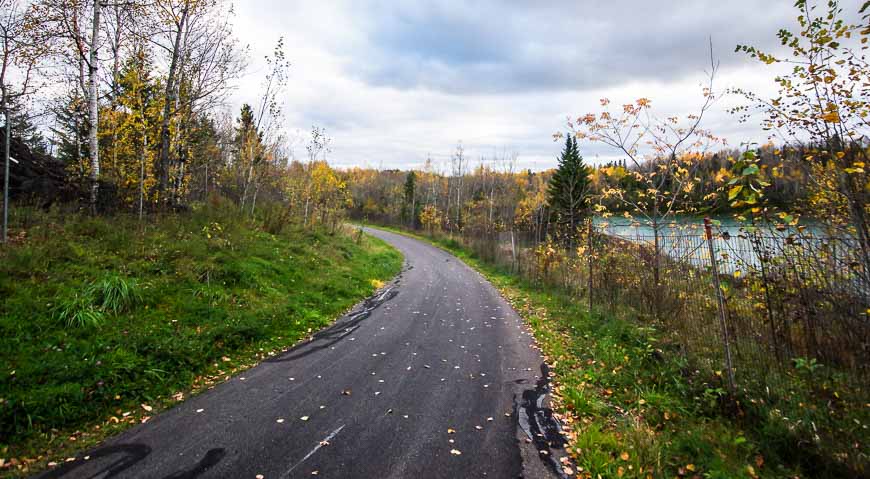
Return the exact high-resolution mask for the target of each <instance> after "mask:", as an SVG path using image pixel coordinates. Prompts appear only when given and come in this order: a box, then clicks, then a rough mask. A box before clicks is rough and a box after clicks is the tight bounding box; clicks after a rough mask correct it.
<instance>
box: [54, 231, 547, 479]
mask: <svg viewBox="0 0 870 479" xmlns="http://www.w3.org/2000/svg"><path fill="white" fill-rule="evenodd" d="M368 232H369V233H370V234H373V235H375V236H377V237H379V238H382V239H384V240H386V241H387V242H389V243H390V244H392V245H393V246H395V247H396V248H398V249H399V250H401V252H402V253H403V254H404V255H405V259H406V261H405V268H404V270H403V272H402V274H401V275H399V277H398V278H397V279H396V280H395V281H393V282H392V283H391V284H389V285H388V286H387V287H386V288H385V289H384V290H382V292H381V293H380V294H379V295H378V296H376V297H375V298H372V299H370V300H368V301H367V302H366V303H364V304H361V305H360V306H358V307H357V308H356V309H355V310H354V311H353V312H352V313H350V314H348V315H346V316H345V317H343V318H341V319H340V320H339V321H338V322H337V323H335V325H333V326H332V327H330V328H328V329H326V330H324V331H321V332H320V333H318V334H317V335H316V336H315V338H314V340H312V341H310V342H307V343H305V344H303V345H301V346H299V347H296V348H294V349H291V350H290V351H288V352H287V353H285V354H283V355H281V356H279V357H277V358H275V359H273V360H270V361H267V362H264V363H262V364H260V365H259V366H257V367H254V368H252V369H250V370H248V371H245V372H244V373H241V374H240V375H238V376H236V377H234V378H232V379H231V380H230V381H228V382H226V383H224V384H221V385H219V386H217V387H215V388H214V389H212V390H210V391H208V392H206V393H203V394H201V395H199V396H196V397H194V398H191V399H189V400H188V401H186V402H184V403H182V404H180V405H179V406H178V407H175V408H173V409H171V410H169V411H166V412H164V413H163V414H160V415H158V416H156V417H154V418H152V419H151V420H150V421H148V422H147V423H145V424H142V425H140V426H137V427H135V428H133V429H131V430H129V431H127V432H125V433H123V434H121V435H119V436H117V437H115V438H113V439H111V440H109V441H107V442H106V443H105V444H104V445H103V446H101V447H100V448H98V449H96V450H93V451H90V452H88V453H86V454H82V455H81V456H80V457H79V458H78V459H77V460H76V461H74V462H69V463H65V464H64V465H63V466H61V467H60V468H57V469H55V470H52V471H48V472H46V473H44V474H43V475H42V477H58V478H107V477H143V478H174V479H179V478H194V477H227V478H251V479H254V478H257V477H261V476H262V477H263V478H267V479H268V478H297V477H312V475H314V474H315V472H316V477H325V478H405V477H411V478H452V479H458V478H466V477H494V478H514V477H527V478H534V477H558V475H557V474H556V472H555V471H557V470H558V466H556V465H555V464H558V461H556V460H554V458H555V457H556V456H558V455H559V454H560V452H559V451H558V450H555V449H557V448H554V450H553V451H547V453H545V454H540V455H539V450H541V449H546V448H547V446H548V444H547V442H546V441H545V440H543V439H546V437H544V436H542V435H540V434H539V432H540V429H539V427H542V426H539V425H538V421H535V420H534V419H535V418H536V417H537V418H543V417H545V416H546V413H547V411H546V410H543V411H541V410H537V406H539V405H540V404H539V403H540V399H541V398H540V397H539V393H541V392H542V391H545V389H546V388H545V384H544V383H543V381H542V380H541V378H540V377H539V376H541V375H542V370H541V364H542V361H541V358H540V356H539V354H538V353H537V351H536V350H535V349H534V348H533V347H531V342H532V341H531V338H530V336H529V335H528V333H527V331H526V329H525V327H524V326H523V325H522V322H521V320H520V318H519V317H518V316H517V314H516V313H515V312H514V311H513V310H512V309H511V307H510V306H509V305H508V304H507V303H506V302H505V301H504V300H503V299H502V298H501V297H500V296H499V294H498V292H497V291H496V290H495V288H493V287H492V285H490V284H489V283H488V282H487V281H486V280H484V279H483V277H482V276H481V275H479V274H478V273H477V272H475V271H474V270H472V269H471V268H469V267H468V266H466V265H465V264H464V263H462V262H461V261H459V260H457V259H456V258H455V257H453V256H451V255H450V254H448V253H446V252H444V251H442V250H440V249H438V248H435V247H432V246H430V245H428V244H425V243H422V242H420V241H417V240H414V239H411V238H408V237H405V236H402V235H398V234H394V233H389V232H385V231H381V230H376V229H368ZM536 384H537V389H536ZM529 417H531V419H532V420H531V421H529V420H528V419H529ZM521 426H522V427H521ZM531 439H534V441H532V440H531ZM550 439H553V440H554V441H555V442H558V438H557V437H553V436H552V435H550ZM84 456H88V459H87V460H85V459H84Z"/></svg>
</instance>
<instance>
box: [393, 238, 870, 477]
mask: <svg viewBox="0 0 870 479" xmlns="http://www.w3.org/2000/svg"><path fill="white" fill-rule="evenodd" d="M387 229H390V230H391V231H395V232H397V233H401V234H406V235H409V236H414V237H416V238H418V239H421V240H424V241H428V242H429V243H432V244H434V245H436V246H439V247H442V248H443V249H446V250H447V251H449V252H451V253H452V254H454V255H456V256H457V257H458V258H460V259H462V260H463V261H465V262H466V263H467V264H469V265H470V266H472V267H474V268H475V269H477V270H478V271H480V272H481V273H482V274H483V275H484V276H486V277H487V279H489V280H490V282H492V283H493V284H494V285H495V286H496V287H497V288H498V289H499V290H500V291H501V292H502V294H503V296H504V297H505V298H506V299H507V300H508V301H509V302H510V303H511V304H512V305H513V306H514V308H515V309H516V310H517V311H518V312H519V313H520V314H521V315H522V316H523V318H524V319H525V320H526V321H527V323H528V325H529V327H530V328H531V329H532V332H533V333H534V335H535V338H536V340H537V342H538V344H539V346H540V347H541V349H542V352H543V353H544V355H545V358H546V360H547V362H548V363H549V364H550V366H551V370H552V371H553V372H554V373H555V377H554V378H553V381H554V395H553V396H554V401H553V403H554V409H555V411H556V413H557V415H558V416H559V417H560V418H561V420H562V422H563V424H564V425H565V426H566V431H565V432H566V435H567V436H568V439H569V446H568V452H569V454H570V455H571V457H572V458H573V460H574V462H575V464H574V465H573V466H572V468H573V471H572V472H573V473H574V474H576V477H584V478H598V477H601V478H610V477H613V478H643V479H646V478H659V477H662V478H664V477H667V478H672V477H686V478H695V477H697V478H701V477H704V478H759V477H769V478H782V477H831V478H833V477H863V476H862V475H865V474H866V471H865V470H864V469H863V467H864V466H863V464H866V463H867V457H866V446H864V444H863V443H862V441H861V438H862V437H865V436H866V430H867V426H866V423H867V420H866V419H867V408H870V404H853V405H851V406H849V407H850V408H851V411H852V412H848V413H845V414H841V413H839V412H838V411H837V409H840V408H844V407H845V405H843V404H832V403H831V402H830V401H826V400H825V398H816V401H815V402H813V403H807V402H801V399H800V396H794V397H795V398H798V399H794V401H793V402H794V403H795V404H791V403H790V402H789V401H788V398H786V400H785V401H781V402H780V403H779V404H777V403H771V402H766V401H764V400H758V399H751V398H749V397H738V398H736V401H730V400H726V398H725V396H724V390H723V387H724V386H723V385H722V381H721V377H712V378H706V377H703V375H701V374H700V373H699V372H698V371H696V370H693V369H692V368H691V367H690V365H689V364H687V363H686V362H685V359H684V358H683V356H682V355H681V354H680V353H679V352H678V350H677V347H676V346H675V345H671V344H668V343H667V342H666V341H665V340H664V339H663V338H665V337H666V335H665V334H662V333H661V332H660V331H659V330H657V329H656V328H655V327H652V326H650V325H649V324H647V323H644V322H642V321H638V320H637V319H636V318H637V315H634V314H632V311H630V310H626V311H625V312H624V314H618V315H613V314H609V315H605V314H602V313H600V312H597V311H593V312H592V313H591V314H590V313H589V311H587V307H586V303H585V301H578V300H577V298H574V297H571V296H570V295H568V294H566V293H564V292H562V291H559V290H557V289H552V288H549V289H544V288H542V287H540V286H539V285H536V284H533V283H531V282H529V281H526V280H524V279H522V278H520V277H518V276H516V275H513V274H511V273H510V272H509V271H505V270H503V269H500V268H498V267H496V266H493V265H491V264H488V263H485V262H483V261H481V260H480V259H479V258H477V257H476V256H475V255H474V254H473V252H472V251H471V250H470V249H468V248H466V247H465V246H463V244H461V243H460V242H458V241H456V240H455V239H451V238H430V237H422V236H419V235H416V234H413V233H408V232H406V231H403V230H398V229H394V228H387ZM804 400H806V399H804ZM786 402H788V404H785V403H786ZM786 407H788V408H789V409H786ZM819 407H821V408H824V407H829V408H831V410H830V412H827V413H826V412H825V411H824V409H822V410H821V411H819V410H815V408H819ZM800 411H805V417H806V418H812V419H805V417H802V416H800V415H799V414H800ZM855 411H857V413H855ZM786 414H788V416H786ZM789 416H790V417H789ZM819 418H822V419H824V418H828V420H830V421H836V422H837V426H838V427H841V428H843V429H844V430H846V431H847V432H846V434H847V435H848V436H847V437H845V438H844V439H845V440H841V441H839V442H837V443H836V444H819V443H814V441H813V440H812V439H810V440H809V441H807V440H805V439H804V438H805V435H804V434H802V431H800V432H801V434H799V429H798V427H797V426H801V423H802V422H809V421H811V420H815V421H819ZM803 426H806V424H803ZM812 427H815V424H813V425H812ZM856 438H857V439H856ZM853 439H854V441H853ZM816 440H818V438H817V437H816ZM838 447H844V448H850V449H852V450H847V451H846V452H847V453H848V454H849V456H850V459H848V460H847V459H845V458H844V457H843V456H842V455H840V454H838V452H837V448H838ZM844 455H845V454H844Z"/></svg>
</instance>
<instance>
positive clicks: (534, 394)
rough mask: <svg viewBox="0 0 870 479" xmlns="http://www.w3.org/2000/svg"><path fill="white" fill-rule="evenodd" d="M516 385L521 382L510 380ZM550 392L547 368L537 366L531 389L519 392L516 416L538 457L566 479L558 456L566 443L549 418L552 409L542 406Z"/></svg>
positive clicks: (557, 427) (558, 428) (554, 421)
mask: <svg viewBox="0 0 870 479" xmlns="http://www.w3.org/2000/svg"><path fill="white" fill-rule="evenodd" d="M514 382H515V383H517V384H523V383H525V380H523V379H518V380H516V381H514ZM549 393H550V368H549V367H548V366H547V365H546V364H541V377H540V379H538V381H537V383H536V384H535V388H534V389H526V390H525V391H523V394H522V397H521V398H518V400H517V401H516V404H515V407H516V414H517V420H518V422H519V426H520V428H521V429H522V430H523V432H525V433H526V436H527V437H528V438H529V440H530V441H532V444H534V446H535V449H537V451H538V456H539V457H540V458H541V461H543V462H544V463H545V464H546V465H547V466H548V467H549V468H550V469H551V470H552V471H553V472H554V473H555V474H556V476H557V477H560V478H567V477H568V476H567V475H566V474H565V471H564V470H563V469H562V464H561V463H560V461H559V458H558V456H563V455H564V453H563V452H562V451H564V449H565V445H566V444H567V441H566V439H565V437H564V436H563V435H562V426H561V425H560V424H559V421H558V420H557V419H556V418H555V417H554V416H553V410H552V409H550V408H549V407H547V406H546V400H547V395H548V394H549Z"/></svg>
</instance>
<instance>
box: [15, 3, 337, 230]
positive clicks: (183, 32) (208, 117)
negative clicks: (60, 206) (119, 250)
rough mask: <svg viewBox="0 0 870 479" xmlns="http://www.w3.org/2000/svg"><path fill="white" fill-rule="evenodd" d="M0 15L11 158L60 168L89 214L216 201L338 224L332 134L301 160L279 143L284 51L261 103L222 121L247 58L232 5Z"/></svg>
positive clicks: (20, 9)
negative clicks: (21, 152) (23, 151)
mask: <svg viewBox="0 0 870 479" xmlns="http://www.w3.org/2000/svg"><path fill="white" fill-rule="evenodd" d="M0 12H2V18H0V42H2V45H0V47H2V50H3V55H2V58H0V93H2V96H0V111H2V112H3V113H4V118H7V119H9V120H8V124H9V125H10V127H11V128H4V130H7V132H8V133H9V136H10V141H4V144H7V145H8V144H10V143H12V144H23V145H25V146H26V147H27V148H28V149H29V151H30V152H32V153H34V154H36V155H40V156H41V157H45V158H48V159H52V160H58V161H60V162H61V163H62V165H63V167H64V169H65V171H66V172H67V174H68V176H67V179H68V181H70V182H72V183H75V184H77V185H79V186H80V187H81V189H82V190H83V191H85V192H86V193H85V194H84V195H83V198H82V204H83V205H84V206H85V207H86V208H88V209H89V210H90V211H91V212H92V213H97V212H98V211H104V210H106V211H108V210H121V211H131V212H135V213H136V214H138V215H139V216H140V217H143V216H145V215H146V214H147V213H148V212H150V211H160V210H171V209H183V208H185V207H187V205H189V204H190V203H191V202H193V201H204V200H206V199H207V198H208V197H209V196H210V195H213V194H214V195H219V196H221V197H222V198H226V199H229V200H231V201H232V202H233V203H234V204H235V205H236V206H237V207H238V208H239V211H240V212H245V213H246V214H254V211H255V209H256V208H258V207H259V206H261V205H265V204H267V203H268V204H272V203H276V204H281V205H283V206H286V208H283V209H282V211H279V212H276V213H275V214H274V215H273V216H274V217H275V220H276V221H283V222H286V221H287V220H289V218H290V216H291V214H292V216H294V217H299V218H301V221H302V222H305V223H306V224H307V223H309V222H314V221H332V222H334V220H333V219H332V218H334V217H335V215H336V214H338V213H339V212H341V211H342V208H343V207H344V205H345V202H344V201H345V199H346V198H345V196H346V195H345V193H346V188H345V186H344V185H343V184H342V183H341V181H340V179H339V178H338V176H337V174H336V172H335V171H334V170H333V169H332V168H330V167H329V165H328V164H327V163H326V158H327V154H328V153H329V151H330V148H329V142H330V138H329V137H328V136H327V134H326V132H325V131H324V130H323V129H321V128H318V127H313V128H312V131H311V135H310V137H309V138H308V140H307V147H306V151H307V153H308V155H307V157H301V158H297V157H296V156H295V155H294V151H293V142H294V141H298V138H294V139H291V138H288V137H287V134H286V133H285V132H284V124H283V106H282V95H283V94H284V93H285V92H286V88H287V79H288V72H289V68H290V63H289V61H288V59H287V58H286V57H285V53H284V43H283V39H281V40H279V41H278V42H277V44H276V45H275V48H274V50H273V51H272V53H271V54H269V55H268V56H266V58H265V64H266V68H265V73H264V74H263V77H262V78H261V83H260V89H259V92H260V96H259V99H258V101H257V102H256V103H255V104H252V105H248V104H245V105H243V106H242V107H241V109H240V110H239V111H238V112H237V113H236V114H231V113H229V112H228V111H227V108H226V105H227V101H228V99H229V95H230V94H231V92H232V91H233V89H234V88H235V85H236V84H237V81H238V80H239V79H240V76H241V75H242V74H243V73H244V71H245V68H246V67H247V57H248V56H249V47H247V46H243V45H241V44H240V43H239V41H238V39H237V38H236V37H235V35H234V32H233V24H232V21H233V10H232V6H231V4H230V3H229V2H227V1H224V0H148V1H118V2H107V1H105V0H34V1H32V2H20V1H18V0H0ZM6 156H8V153H7V155H6ZM9 163H10V162H9V161H4V164H5V165H6V167H8V165H9ZM13 168H14V165H13ZM13 173H14V171H13ZM8 177H9V174H6V175H4V178H8ZM12 193H13V195H16V197H21V198H23V199H26V197H27V194H28V192H27V191H12ZM8 205H9V201H4V207H5V208H7V207H8ZM4 226H5V223H4ZM3 236H4V238H5V236H6V235H5V231H4V235H3Z"/></svg>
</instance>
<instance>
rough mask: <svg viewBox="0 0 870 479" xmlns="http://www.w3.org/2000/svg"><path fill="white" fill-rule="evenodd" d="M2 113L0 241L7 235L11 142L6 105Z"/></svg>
mask: <svg viewBox="0 0 870 479" xmlns="http://www.w3.org/2000/svg"><path fill="white" fill-rule="evenodd" d="M3 115H4V117H5V118H6V145H5V147H4V151H3V232H2V238H0V241H2V242H3V243H5V242H6V241H7V239H8V237H9V157H10V150H9V144H10V143H12V120H11V119H10V118H9V107H8V106H7V107H6V108H5V109H4V111H3Z"/></svg>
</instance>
